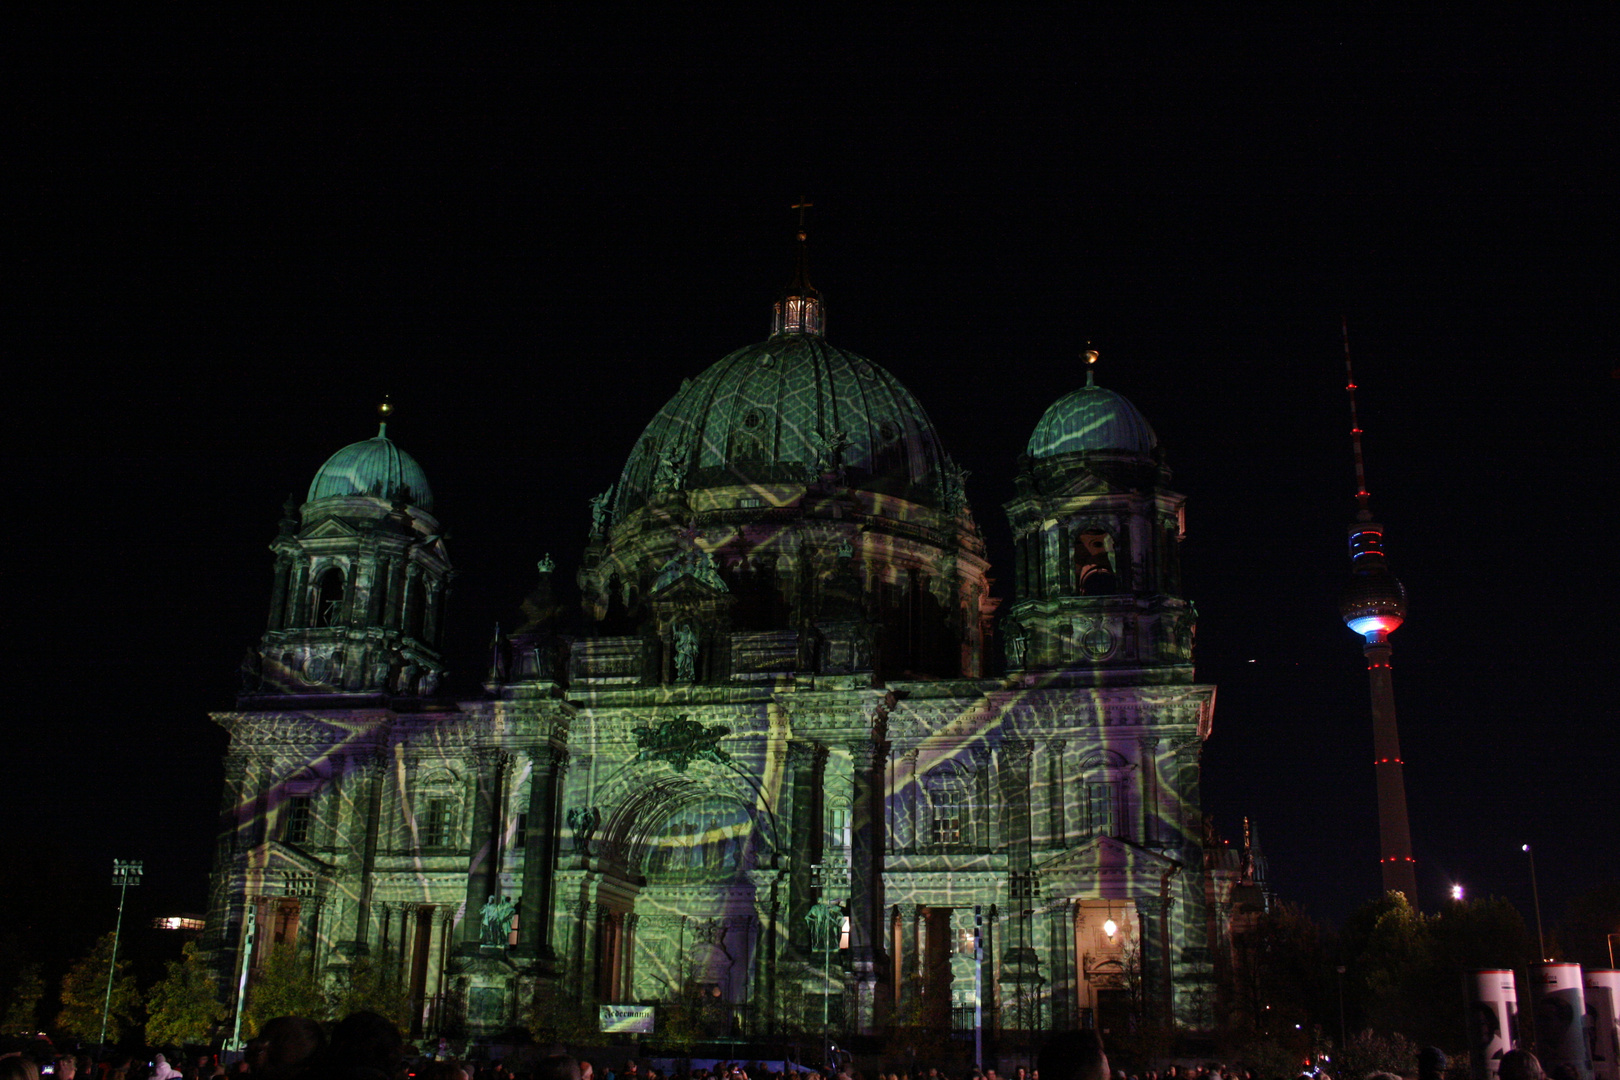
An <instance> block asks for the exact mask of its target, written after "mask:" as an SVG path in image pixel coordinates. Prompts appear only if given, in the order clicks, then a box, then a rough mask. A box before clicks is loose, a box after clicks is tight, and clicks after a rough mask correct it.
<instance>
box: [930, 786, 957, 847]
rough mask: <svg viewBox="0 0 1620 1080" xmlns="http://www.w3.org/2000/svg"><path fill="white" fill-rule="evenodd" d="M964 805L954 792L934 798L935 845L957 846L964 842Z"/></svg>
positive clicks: (944, 792) (946, 792) (942, 793)
mask: <svg viewBox="0 0 1620 1080" xmlns="http://www.w3.org/2000/svg"><path fill="white" fill-rule="evenodd" d="M962 817H963V814H962V803H961V800H960V799H959V798H958V797H957V796H956V795H955V793H953V792H948V791H942V792H939V793H937V794H936V795H935V797H934V843H936V844H947V845H955V844H960V843H961V842H962Z"/></svg>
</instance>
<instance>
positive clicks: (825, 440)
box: [810, 431, 849, 480]
mask: <svg viewBox="0 0 1620 1080" xmlns="http://www.w3.org/2000/svg"><path fill="white" fill-rule="evenodd" d="M810 441H811V443H812V444H813V445H814V447H815V450H816V473H817V475H818V476H828V475H831V476H833V477H835V478H837V479H839V480H842V479H843V478H844V451H845V450H847V449H849V436H847V435H845V434H844V433H843V432H842V431H835V432H833V433H832V434H831V435H824V434H822V433H821V432H819V431H816V432H812V433H811V435H810Z"/></svg>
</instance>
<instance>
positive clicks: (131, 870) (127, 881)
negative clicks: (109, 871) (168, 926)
mask: <svg viewBox="0 0 1620 1080" xmlns="http://www.w3.org/2000/svg"><path fill="white" fill-rule="evenodd" d="M145 867H146V864H145V863H143V862H138V861H136V862H131V861H129V860H126V859H114V860H113V879H112V883H113V884H114V885H116V886H118V921H117V922H115V923H113V947H112V956H111V957H110V958H108V960H107V994H106V996H105V997H104V998H102V1001H101V1038H99V1039H97V1040H96V1041H97V1042H99V1043H101V1044H102V1045H106V1042H107V1014H108V1013H109V1012H111V1011H112V988H113V975H114V974H115V973H116V972H117V971H118V937H119V935H120V934H122V933H123V930H124V894H125V893H127V892H128V891H129V887H130V886H131V885H139V884H140V883H141V874H142V873H144V872H145Z"/></svg>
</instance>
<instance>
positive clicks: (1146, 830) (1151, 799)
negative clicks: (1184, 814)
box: [1136, 735, 1159, 847]
mask: <svg viewBox="0 0 1620 1080" xmlns="http://www.w3.org/2000/svg"><path fill="white" fill-rule="evenodd" d="M1136 746H1137V750H1138V751H1139V753H1138V758H1139V760H1140V761H1141V770H1140V771H1141V773H1142V844H1143V845H1144V846H1148V847H1151V846H1152V845H1154V844H1156V843H1158V840H1159V755H1158V746H1159V740H1158V738H1157V737H1155V736H1153V735H1143V736H1141V737H1140V738H1138V739H1137V740H1136Z"/></svg>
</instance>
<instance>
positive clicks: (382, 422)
mask: <svg viewBox="0 0 1620 1080" xmlns="http://www.w3.org/2000/svg"><path fill="white" fill-rule="evenodd" d="M393 415H394V403H393V402H392V401H390V400H389V396H388V395H387V394H384V395H383V398H382V401H380V402H378V404H377V420H378V424H377V438H379V439H386V438H388V418H389V417H390V416H393Z"/></svg>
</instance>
